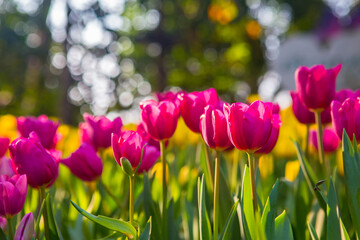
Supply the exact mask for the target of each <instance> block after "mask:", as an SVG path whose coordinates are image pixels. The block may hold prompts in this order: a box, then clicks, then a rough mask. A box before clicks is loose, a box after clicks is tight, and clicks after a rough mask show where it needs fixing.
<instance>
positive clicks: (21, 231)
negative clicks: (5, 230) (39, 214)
mask: <svg viewBox="0 0 360 240" xmlns="http://www.w3.org/2000/svg"><path fill="white" fill-rule="evenodd" d="M34 235H35V228H34V216H33V214H32V213H31V212H30V213H28V214H26V215H25V216H24V217H23V218H22V219H21V222H20V223H19V226H18V227H17V228H16V232H15V236H14V240H31V239H32V238H33V237H34Z"/></svg>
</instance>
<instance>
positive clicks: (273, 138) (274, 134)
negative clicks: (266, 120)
mask: <svg viewBox="0 0 360 240" xmlns="http://www.w3.org/2000/svg"><path fill="white" fill-rule="evenodd" d="M273 112H274V111H273ZM280 126H281V120H280V115H278V114H273V118H272V128H271V133H270V137H269V138H268V140H267V141H266V143H265V145H264V146H262V147H261V148H260V149H259V150H257V151H256V152H255V153H257V154H268V153H270V152H271V151H272V150H273V148H274V147H275V145H276V143H277V140H278V138H279V132H280Z"/></svg>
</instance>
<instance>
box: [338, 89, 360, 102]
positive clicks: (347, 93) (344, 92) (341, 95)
mask: <svg viewBox="0 0 360 240" xmlns="http://www.w3.org/2000/svg"><path fill="white" fill-rule="evenodd" d="M357 97H360V89H359V90H357V91H352V90H351V89H341V90H340V91H337V92H336V94H335V99H334V100H336V101H338V102H340V103H342V102H344V101H345V99H347V98H352V99H356V98H357Z"/></svg>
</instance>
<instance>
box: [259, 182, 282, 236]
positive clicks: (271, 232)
mask: <svg viewBox="0 0 360 240" xmlns="http://www.w3.org/2000/svg"><path fill="white" fill-rule="evenodd" d="M278 190H279V180H276V182H275V184H274V186H273V188H272V190H271V192H270V195H269V197H268V199H267V201H266V204H265V207H264V211H263V214H262V218H261V224H262V226H263V227H264V229H265V233H266V237H267V239H274V236H275V218H276V207H277V201H278Z"/></svg>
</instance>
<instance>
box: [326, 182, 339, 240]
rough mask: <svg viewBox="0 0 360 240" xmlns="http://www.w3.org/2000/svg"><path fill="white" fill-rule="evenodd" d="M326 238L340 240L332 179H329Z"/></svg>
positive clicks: (337, 207)
mask: <svg viewBox="0 0 360 240" xmlns="http://www.w3.org/2000/svg"><path fill="white" fill-rule="evenodd" d="M327 236H328V239H341V230H340V216H339V206H338V203H337V199H336V191H335V187H334V184H333V180H332V177H330V185H329V193H328V205H327Z"/></svg>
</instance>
